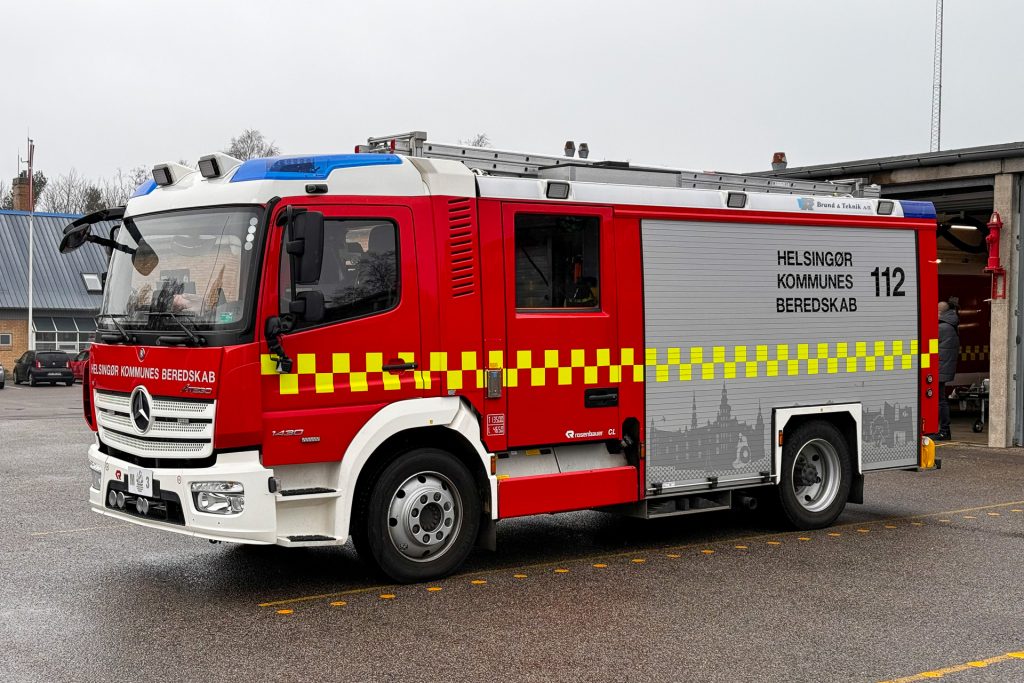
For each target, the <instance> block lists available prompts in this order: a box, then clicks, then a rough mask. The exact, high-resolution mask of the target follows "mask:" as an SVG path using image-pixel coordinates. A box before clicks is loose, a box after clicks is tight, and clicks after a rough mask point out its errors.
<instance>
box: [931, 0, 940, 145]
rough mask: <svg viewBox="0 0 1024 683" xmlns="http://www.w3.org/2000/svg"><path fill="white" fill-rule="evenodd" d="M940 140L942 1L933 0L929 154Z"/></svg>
mask: <svg viewBox="0 0 1024 683" xmlns="http://www.w3.org/2000/svg"><path fill="white" fill-rule="evenodd" d="M941 138H942V0H935V63H934V65H933V67H932V139H931V144H930V145H929V147H928V150H929V151H930V152H938V151H939V148H940V147H941Z"/></svg>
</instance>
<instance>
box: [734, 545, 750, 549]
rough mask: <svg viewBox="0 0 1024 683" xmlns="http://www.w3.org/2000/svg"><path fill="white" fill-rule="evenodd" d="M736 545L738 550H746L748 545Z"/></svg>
mask: <svg viewBox="0 0 1024 683" xmlns="http://www.w3.org/2000/svg"><path fill="white" fill-rule="evenodd" d="M734 547H735V548H736V550H746V549H747V546H745V545H737V546H734Z"/></svg>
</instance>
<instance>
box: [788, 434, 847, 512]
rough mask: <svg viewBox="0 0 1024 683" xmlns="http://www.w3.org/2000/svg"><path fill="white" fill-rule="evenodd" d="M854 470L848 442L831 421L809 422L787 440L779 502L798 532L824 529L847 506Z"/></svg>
mask: <svg viewBox="0 0 1024 683" xmlns="http://www.w3.org/2000/svg"><path fill="white" fill-rule="evenodd" d="M852 480H853V471H852V468H851V466H850V453H849V448H848V446H847V444H846V439H844V438H843V435H842V434H841V433H840V432H839V430H838V429H836V428H835V427H834V426H833V425H832V424H830V423H828V422H808V423H807V424H804V425H801V426H800V427H797V428H796V429H795V430H794V431H793V433H792V434H790V435H788V436H787V437H786V445H785V446H784V447H783V450H782V478H781V481H780V482H779V491H778V494H779V503H780V507H781V508H782V512H783V514H784V515H785V517H786V519H787V520H789V522H790V523H791V524H792V525H793V526H794V527H796V528H798V529H821V528H822V527H827V526H829V525H830V524H832V523H833V522H834V521H836V518H837V517H839V514H840V513H841V512H842V511H843V508H844V507H846V500H847V498H848V497H849V495H850V485H851V483H852Z"/></svg>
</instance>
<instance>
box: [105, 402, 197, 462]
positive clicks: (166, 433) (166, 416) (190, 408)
mask: <svg viewBox="0 0 1024 683" xmlns="http://www.w3.org/2000/svg"><path fill="white" fill-rule="evenodd" d="M130 397H131V395H130V394H127V393H121V392H113V391H100V390H97V391H96V392H95V395H94V405H95V406H96V421H97V426H98V427H99V435H100V441H101V442H102V443H104V444H106V445H107V446H108V447H110V448H112V449H116V450H118V451H121V452H123V453H127V454H130V455H133V456H137V457H139V458H147V459H154V460H163V459H170V460H176V459H183V458H185V459H203V458H207V457H209V456H211V455H213V428H214V416H215V415H216V411H217V402H216V401H213V400H203V399H180V398H173V397H165V396H154V397H153V399H152V405H151V412H152V415H151V416H150V418H151V426H150V428H149V431H147V432H146V433H145V434H139V433H138V432H137V431H135V426H134V424H133V423H132V420H131V418H130V417H129V411H130V405H129V404H130V402H131V398H130Z"/></svg>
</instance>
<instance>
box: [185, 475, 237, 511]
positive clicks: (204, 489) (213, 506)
mask: <svg viewBox="0 0 1024 683" xmlns="http://www.w3.org/2000/svg"><path fill="white" fill-rule="evenodd" d="M191 488H192V502H193V503H195V506H196V510H198V511H199V512H206V513H209V514H212V515H237V514H238V513H240V512H242V511H243V510H244V509H245V489H244V488H243V487H242V485H241V484H240V483H238V482H237V481H194V482H192V485H191Z"/></svg>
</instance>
